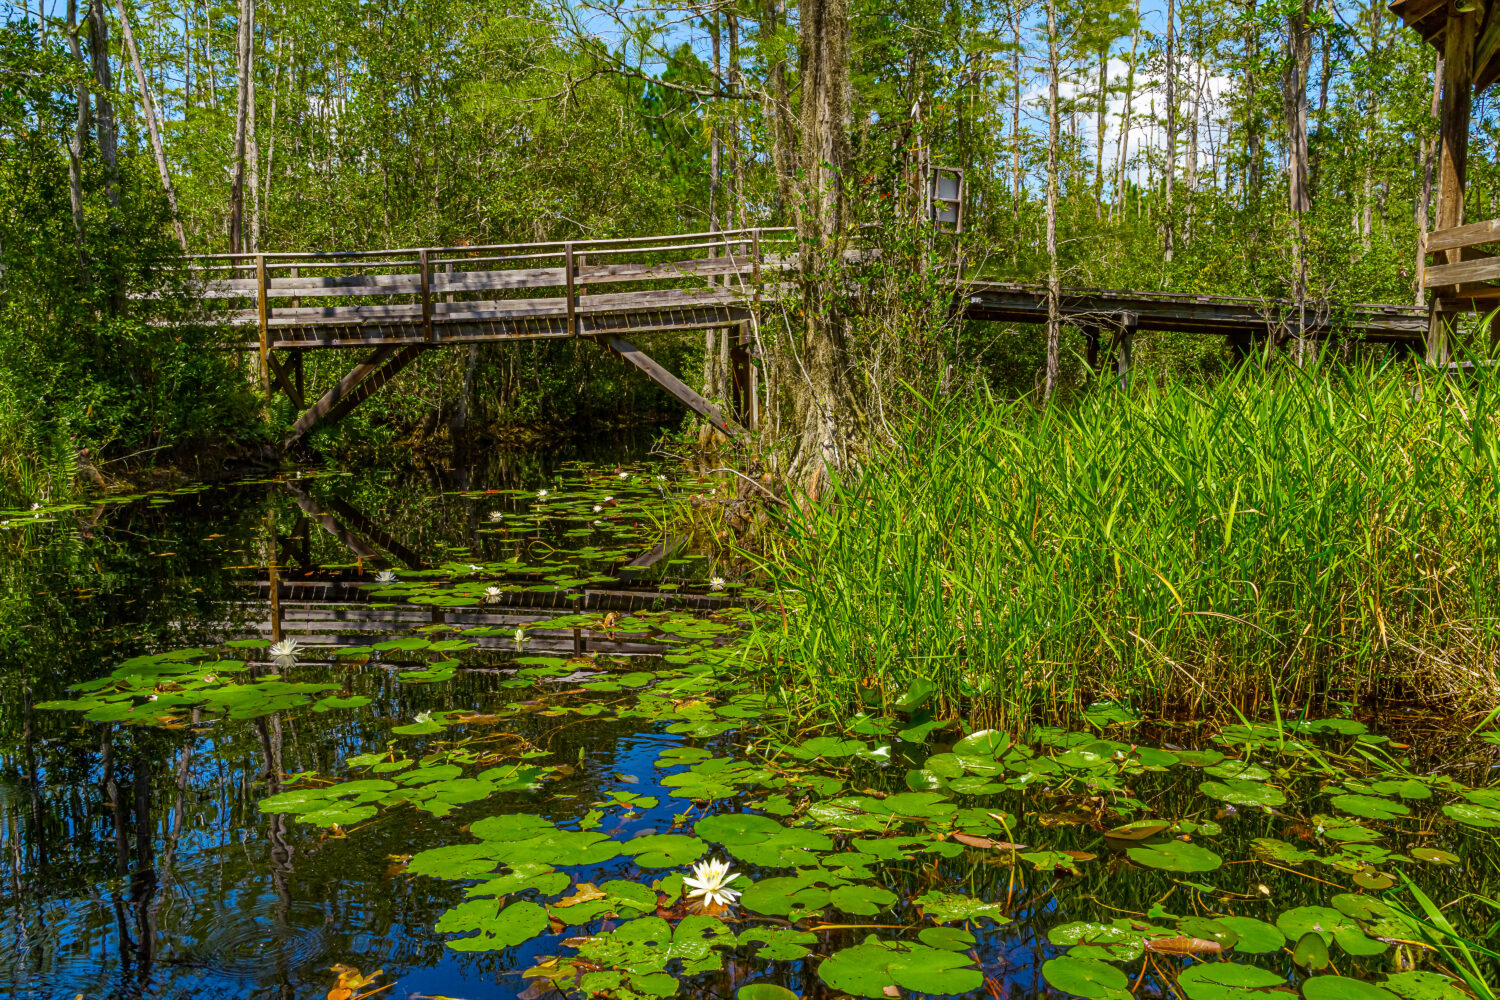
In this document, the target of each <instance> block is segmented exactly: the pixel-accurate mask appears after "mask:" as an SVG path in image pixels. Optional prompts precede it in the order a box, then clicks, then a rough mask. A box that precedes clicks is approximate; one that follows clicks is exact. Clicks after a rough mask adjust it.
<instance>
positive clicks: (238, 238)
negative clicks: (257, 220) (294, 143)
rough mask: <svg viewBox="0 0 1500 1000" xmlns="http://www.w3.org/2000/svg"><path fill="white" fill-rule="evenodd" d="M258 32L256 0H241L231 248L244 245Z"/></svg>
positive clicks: (230, 214)
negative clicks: (253, 41) (248, 134)
mask: <svg viewBox="0 0 1500 1000" xmlns="http://www.w3.org/2000/svg"><path fill="white" fill-rule="evenodd" d="M254 32H255V0H240V17H239V34H238V35H237V36H236V42H235V65H236V67H237V71H236V72H237V75H238V77H239V80H238V90H237V94H238V96H237V97H236V99H235V113H234V152H233V158H232V168H231V169H232V170H233V174H232V177H231V180H230V182H229V252H230V253H240V252H241V250H242V249H243V248H244V225H245V129H246V123H247V120H248V116H249V112H250V90H249V87H250V38H251V36H252V35H253V34H254Z"/></svg>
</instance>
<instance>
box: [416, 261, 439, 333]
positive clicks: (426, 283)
mask: <svg viewBox="0 0 1500 1000" xmlns="http://www.w3.org/2000/svg"><path fill="white" fill-rule="evenodd" d="M417 263H418V264H420V265H421V268H422V277H421V285H422V339H423V340H425V341H427V342H428V343H429V344H430V343H432V342H433V340H435V339H436V336H435V334H434V333H433V332H432V270H431V268H429V267H428V266H427V250H426V249H425V248H424V249H421V250H418V251H417Z"/></svg>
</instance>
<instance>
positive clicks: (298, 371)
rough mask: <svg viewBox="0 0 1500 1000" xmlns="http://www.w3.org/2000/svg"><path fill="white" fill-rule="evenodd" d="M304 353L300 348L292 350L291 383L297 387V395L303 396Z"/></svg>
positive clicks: (304, 388) (304, 390) (304, 389)
mask: <svg viewBox="0 0 1500 1000" xmlns="http://www.w3.org/2000/svg"><path fill="white" fill-rule="evenodd" d="M305 353H306V352H305V351H300V350H299V351H293V352H292V384H293V385H295V386H296V387H297V395H298V396H303V394H304V393H305V392H306V391H307V389H306V387H305V386H304V385H303V382H302V355H303V354H305ZM304 398H305V397H304Z"/></svg>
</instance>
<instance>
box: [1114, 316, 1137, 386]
mask: <svg viewBox="0 0 1500 1000" xmlns="http://www.w3.org/2000/svg"><path fill="white" fill-rule="evenodd" d="M1137 322H1138V320H1137V317H1136V314H1135V313H1133V312H1121V313H1119V314H1117V316H1116V317H1115V330H1114V336H1113V337H1112V338H1111V339H1112V343H1111V345H1110V346H1111V348H1112V349H1113V352H1114V356H1115V379H1116V380H1117V381H1118V383H1119V386H1120V388H1121V389H1129V388H1130V364H1131V354H1132V353H1133V352H1134V349H1135V328H1136V323H1137Z"/></svg>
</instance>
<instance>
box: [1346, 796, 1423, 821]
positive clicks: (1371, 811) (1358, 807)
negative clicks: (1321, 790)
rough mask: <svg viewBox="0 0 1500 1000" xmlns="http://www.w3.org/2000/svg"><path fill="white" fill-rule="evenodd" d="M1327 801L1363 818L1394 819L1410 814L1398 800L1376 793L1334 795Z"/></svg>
mask: <svg viewBox="0 0 1500 1000" xmlns="http://www.w3.org/2000/svg"><path fill="white" fill-rule="evenodd" d="M1329 802H1330V804H1332V806H1333V807H1334V808H1335V809H1342V810H1343V811H1344V812H1346V813H1349V814H1350V815H1352V816H1359V817H1362V818H1364V819H1395V818H1396V817H1397V816H1410V815H1411V810H1410V809H1408V808H1407V807H1406V806H1404V805H1402V804H1401V803H1400V802H1393V801H1391V800H1390V799H1383V798H1380V797H1379V796H1376V795H1335V796H1334V797H1333V798H1332V799H1330V800H1329Z"/></svg>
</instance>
